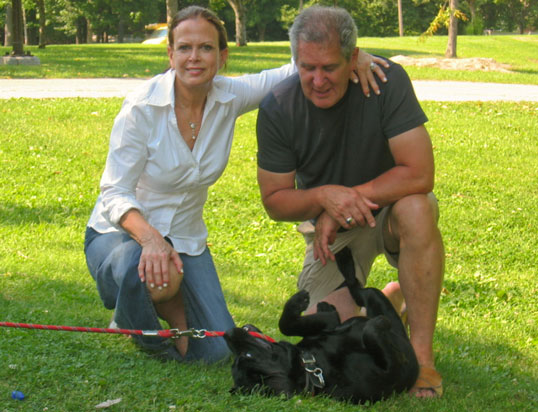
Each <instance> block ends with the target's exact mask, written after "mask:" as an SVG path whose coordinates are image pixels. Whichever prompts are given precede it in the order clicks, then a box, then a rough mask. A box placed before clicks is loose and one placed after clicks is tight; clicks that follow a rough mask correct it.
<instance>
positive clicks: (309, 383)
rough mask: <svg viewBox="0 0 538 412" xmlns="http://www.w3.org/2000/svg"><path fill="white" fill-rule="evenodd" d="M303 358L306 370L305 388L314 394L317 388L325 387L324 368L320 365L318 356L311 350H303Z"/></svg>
mask: <svg viewBox="0 0 538 412" xmlns="http://www.w3.org/2000/svg"><path fill="white" fill-rule="evenodd" d="M301 360H302V362H303V368H304V370H305V372H306V382H305V388H304V390H305V392H309V393H311V394H312V395H314V394H315V392H316V388H317V389H323V388H324V387H325V379H324V378H323V370H322V369H321V368H320V367H319V366H318V364H317V362H316V358H315V357H314V355H312V354H311V353H310V352H301Z"/></svg>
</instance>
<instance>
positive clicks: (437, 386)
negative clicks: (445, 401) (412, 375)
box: [409, 366, 443, 398]
mask: <svg viewBox="0 0 538 412" xmlns="http://www.w3.org/2000/svg"><path fill="white" fill-rule="evenodd" d="M423 391H431V392H432V394H433V396H432V398H440V397H441V396H443V379H442V378H441V375H439V372H437V371H436V370H435V369H433V368H428V367H425V366H421V367H420V371H419V373H418V378H417V381H416V382H415V386H413V388H411V390H410V391H409V394H410V395H413V396H416V397H417V398H420V397H421V396H417V395H418V393H419V392H423Z"/></svg>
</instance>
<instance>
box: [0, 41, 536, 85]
mask: <svg viewBox="0 0 538 412" xmlns="http://www.w3.org/2000/svg"><path fill="white" fill-rule="evenodd" d="M446 44H447V38H446V36H435V37H432V38H429V39H427V40H426V41H420V40H419V38H417V37H403V38H400V37H387V38H370V37H365V38H361V39H359V42H358V45H359V46H360V47H363V48H365V49H366V50H367V51H369V52H371V53H375V54H379V55H381V56H386V57H391V56H395V55H399V54H403V55H407V56H413V57H443V55H444V52H445V49H446ZM25 50H28V51H30V52H31V53H32V54H34V55H35V56H37V57H39V58H40V60H41V65H40V66H0V77H3V78H25V77H38V78H85V77H151V76H153V75H155V74H157V73H160V72H162V71H163V70H165V69H166V68H167V67H168V58H167V55H166V47H165V46H162V45H160V46H155V45H142V44H106V45H103V44H90V45H50V46H47V47H46V48H45V49H38V48H37V47H36V46H29V47H26V48H25ZM9 51H10V49H9V48H7V47H0V55H4V54H5V53H6V52H9ZM458 57H460V58H469V57H487V58H493V59H495V60H496V61H497V62H498V63H505V64H509V65H511V67H512V72H511V73H501V72H480V71H468V70H462V71H458V70H441V69H436V68H417V67H413V66H408V67H406V69H407V71H408V72H409V74H410V76H411V78H412V79H415V80H422V79H426V80H432V79H433V80H463V81H485V82H496V83H521V84H538V36H537V35H521V36H517V35H506V36H458ZM289 60H290V52H289V44H288V42H268V43H249V46H247V47H242V48H238V47H236V46H235V45H233V44H230V58H229V60H228V67H227V70H226V71H225V73H227V74H229V75H237V74H242V73H248V72H257V71H260V70H263V69H266V68H271V67H277V66H279V65H281V64H284V63H287V62H289Z"/></svg>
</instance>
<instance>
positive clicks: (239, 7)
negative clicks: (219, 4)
mask: <svg viewBox="0 0 538 412" xmlns="http://www.w3.org/2000/svg"><path fill="white" fill-rule="evenodd" d="M227 1H228V3H229V4H230V6H232V9H233V11H234V13H235V45H236V46H246V45H247V11H246V9H245V5H244V3H243V0H227Z"/></svg>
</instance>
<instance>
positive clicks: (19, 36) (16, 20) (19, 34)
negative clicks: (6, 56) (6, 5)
mask: <svg viewBox="0 0 538 412" xmlns="http://www.w3.org/2000/svg"><path fill="white" fill-rule="evenodd" d="M11 5H12V6H13V14H12V21H13V55H14V56H24V49H23V45H22V42H23V40H24V39H23V22H22V1H21V0H11Z"/></svg>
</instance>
